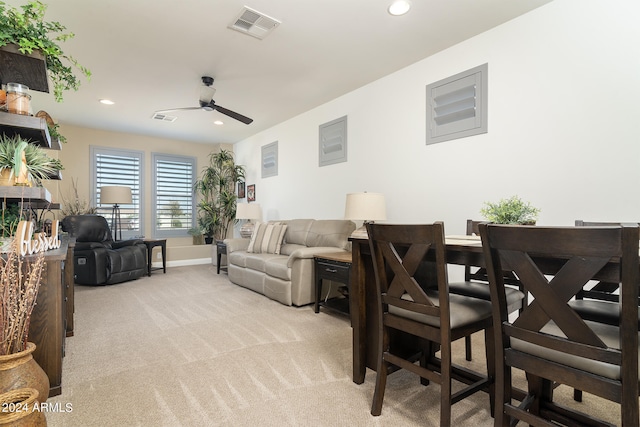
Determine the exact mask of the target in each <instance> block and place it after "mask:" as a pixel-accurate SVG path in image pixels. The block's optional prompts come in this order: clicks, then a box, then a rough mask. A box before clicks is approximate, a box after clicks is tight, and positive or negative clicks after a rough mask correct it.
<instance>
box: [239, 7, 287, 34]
mask: <svg viewBox="0 0 640 427" xmlns="http://www.w3.org/2000/svg"><path fill="white" fill-rule="evenodd" d="M278 25H280V21H278V20H277V19H273V18H271V17H269V16H267V15H265V14H263V13H260V12H258V11H257V10H253V9H251V8H249V7H247V6H245V7H244V8H243V9H242V11H241V12H240V14H239V15H238V16H237V18H236V19H235V20H234V21H233V22H232V23H231V24H230V25H229V28H231V29H232V30H236V31H240V32H241V33H244V34H248V35H250V36H253V37H255V38H258V39H260V40H262V39H264V38H265V37H266V36H268V35H269V33H271V31H273V30H275V29H276V27H277V26H278Z"/></svg>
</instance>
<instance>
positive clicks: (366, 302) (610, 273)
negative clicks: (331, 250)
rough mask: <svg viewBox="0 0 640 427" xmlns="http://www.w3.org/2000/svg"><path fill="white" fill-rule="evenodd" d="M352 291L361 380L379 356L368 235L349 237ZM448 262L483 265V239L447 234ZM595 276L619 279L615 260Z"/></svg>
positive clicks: (397, 338) (554, 264) (400, 340)
mask: <svg viewBox="0 0 640 427" xmlns="http://www.w3.org/2000/svg"><path fill="white" fill-rule="evenodd" d="M349 240H350V241H351V245H352V246H351V252H352V264H351V277H350V281H351V291H350V296H349V299H350V302H349V303H350V313H351V325H352V328H353V382H355V383H356V384H362V383H363V382H364V378H365V373H366V368H370V369H373V370H376V368H377V360H378V354H377V353H378V351H377V348H378V332H377V331H378V311H377V307H376V306H377V300H376V285H375V277H374V273H373V264H372V260H371V251H370V249H369V241H368V240H367V239H355V238H350V239H349ZM445 244H446V253H447V263H448V264H457V265H470V266H476V267H485V262H484V256H483V253H482V242H481V241H480V237H479V236H457V235H456V236H446V237H445ZM545 262H546V268H545V270H546V269H548V271H549V272H550V273H551V272H555V271H557V270H558V268H559V265H560V264H562V263H563V262H564V261H563V259H561V258H557V259H548V260H545ZM597 278H598V279H599V280H604V281H611V282H618V281H619V269H618V268H617V265H616V262H611V263H609V264H608V265H607V266H605V267H604V268H603V269H602V270H601V271H600V273H599V274H598V276H597ZM390 345H391V346H392V347H395V346H399V347H401V348H406V349H407V350H408V351H412V347H413V350H415V349H416V348H415V343H414V342H411V341H408V337H405V336H402V335H400V334H397V335H394V336H391V337H390Z"/></svg>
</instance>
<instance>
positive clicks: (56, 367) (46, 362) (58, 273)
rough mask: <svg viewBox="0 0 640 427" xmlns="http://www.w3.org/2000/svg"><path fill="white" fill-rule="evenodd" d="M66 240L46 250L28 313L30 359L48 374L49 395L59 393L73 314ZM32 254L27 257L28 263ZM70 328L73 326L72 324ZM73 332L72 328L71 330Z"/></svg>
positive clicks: (71, 273)
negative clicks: (68, 323)
mask: <svg viewBox="0 0 640 427" xmlns="http://www.w3.org/2000/svg"><path fill="white" fill-rule="evenodd" d="M67 246H68V243H67V242H66V241H64V240H63V242H62V246H61V247H60V248H59V249H55V250H50V251H47V252H45V255H44V260H45V266H44V269H43V272H42V284H41V285H40V289H39V290H38V299H37V300H36V306H35V307H34V309H33V312H32V313H31V323H30V325H29V341H31V342H33V343H34V344H35V345H36V349H35V351H34V352H33V358H34V359H35V360H36V362H38V364H39V365H40V366H41V367H42V369H44V371H45V372H46V373H47V376H48V377H49V384H50V388H49V397H51V396H57V395H59V394H60V393H61V392H62V358H63V357H64V342H65V337H66V335H67V318H68V316H69V315H71V316H73V307H72V306H70V305H71V304H73V297H72V296H71V298H69V295H70V294H72V293H73V281H72V282H71V283H70V284H69V285H68V286H67V283H66V279H65V277H69V276H67V275H65V269H66V268H71V270H70V271H69V272H68V274H69V275H70V277H73V262H71V263H70V264H68V263H66V262H65V260H66V259H67ZM33 257H34V256H28V257H26V259H27V262H28V261H29V259H33ZM71 327H72V328H73V326H71ZM71 331H73V329H72V330H71Z"/></svg>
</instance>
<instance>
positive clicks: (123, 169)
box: [91, 147, 143, 239]
mask: <svg viewBox="0 0 640 427" xmlns="http://www.w3.org/2000/svg"><path fill="white" fill-rule="evenodd" d="M91 152H92V156H91V157H92V159H93V162H92V166H93V171H92V176H93V177H94V179H93V183H94V185H93V188H92V192H93V198H94V200H96V207H97V211H98V214H99V215H102V216H104V217H105V218H107V221H108V222H109V225H111V214H112V211H113V205H111V204H103V203H101V202H100V188H101V187H103V186H111V185H117V186H125V187H130V188H131V198H132V203H131V204H126V205H119V206H120V218H121V224H120V225H119V228H120V229H121V230H122V236H123V238H124V239H127V238H132V237H135V236H140V235H142V226H141V218H142V211H141V209H142V208H141V203H140V201H141V199H142V194H141V192H142V158H143V157H142V153H141V152H138V151H128V150H112V149H106V148H99V147H91Z"/></svg>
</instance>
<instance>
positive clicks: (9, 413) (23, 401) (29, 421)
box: [0, 388, 47, 427]
mask: <svg viewBox="0 0 640 427" xmlns="http://www.w3.org/2000/svg"><path fill="white" fill-rule="evenodd" d="M38 394H39V393H38V390H36V389H34V388H20V389H17V390H11V391H8V392H6V393H2V394H0V405H1V407H2V410H1V411H0V427H5V426H6V427H9V426H10V427H44V426H46V425H47V419H46V417H45V415H44V412H42V411H40V408H38V406H37V402H38Z"/></svg>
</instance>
